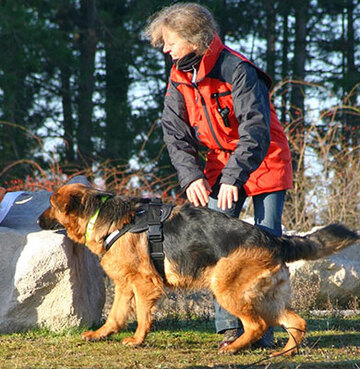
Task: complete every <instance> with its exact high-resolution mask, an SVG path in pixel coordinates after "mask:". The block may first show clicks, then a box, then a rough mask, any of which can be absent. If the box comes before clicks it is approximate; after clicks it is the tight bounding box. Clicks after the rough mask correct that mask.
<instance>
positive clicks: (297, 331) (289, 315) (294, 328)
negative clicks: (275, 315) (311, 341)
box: [271, 308, 306, 356]
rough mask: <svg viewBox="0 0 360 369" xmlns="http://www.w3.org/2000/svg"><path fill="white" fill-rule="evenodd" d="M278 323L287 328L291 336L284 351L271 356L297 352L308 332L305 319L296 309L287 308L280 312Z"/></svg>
mask: <svg viewBox="0 0 360 369" xmlns="http://www.w3.org/2000/svg"><path fill="white" fill-rule="evenodd" d="M278 324H279V325H281V326H282V327H283V328H285V329H286V331H287V332H288V333H289V336H290V337H289V340H288V341H287V343H286V345H285V347H284V349H283V351H281V352H274V353H273V354H272V355H271V356H277V355H294V354H296V352H297V350H298V348H299V346H300V343H301V341H302V339H303V338H304V335H305V332H306V322H305V320H304V319H302V318H300V316H299V315H297V314H296V313H295V312H294V311H292V310H290V309H286V308H285V309H284V310H283V311H282V312H281V313H280V316H279V319H278Z"/></svg>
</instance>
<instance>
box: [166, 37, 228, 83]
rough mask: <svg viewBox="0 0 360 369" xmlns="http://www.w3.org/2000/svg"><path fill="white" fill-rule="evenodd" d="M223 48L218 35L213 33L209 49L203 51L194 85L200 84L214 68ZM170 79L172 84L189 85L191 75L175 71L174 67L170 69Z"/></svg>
mask: <svg viewBox="0 0 360 369" xmlns="http://www.w3.org/2000/svg"><path fill="white" fill-rule="evenodd" d="M224 48H225V45H224V44H223V43H222V41H221V39H220V37H219V35H218V34H217V33H215V35H214V38H213V39H212V41H211V43H210V45H209V47H208V48H207V50H206V51H205V54H204V56H203V57H202V59H201V62H200V65H199V70H198V73H197V77H196V81H195V82H196V83H197V82H200V81H201V80H202V79H204V78H205V77H206V76H207V75H208V74H209V73H210V72H211V70H212V69H213V68H214V65H215V63H216V61H217V59H218V57H219V55H220V53H221V51H222V50H223V49H224ZM170 79H171V80H172V81H173V82H178V83H191V79H192V73H191V72H183V71H181V70H178V69H176V67H175V66H173V67H172V70H171V75H170Z"/></svg>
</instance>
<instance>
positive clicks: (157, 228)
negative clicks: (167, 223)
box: [148, 223, 163, 242]
mask: <svg viewBox="0 0 360 369" xmlns="http://www.w3.org/2000/svg"><path fill="white" fill-rule="evenodd" d="M148 238H149V240H150V241H154V242H161V241H162V240H163V233H162V224H161V223H156V224H149V233H148Z"/></svg>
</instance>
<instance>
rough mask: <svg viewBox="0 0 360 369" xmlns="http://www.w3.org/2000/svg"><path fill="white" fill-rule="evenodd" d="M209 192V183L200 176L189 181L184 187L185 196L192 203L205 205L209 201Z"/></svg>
mask: <svg viewBox="0 0 360 369" xmlns="http://www.w3.org/2000/svg"><path fill="white" fill-rule="evenodd" d="M210 192H211V187H210V185H209V182H208V181H207V180H206V179H204V178H200V179H197V180H196V181H194V182H192V183H190V185H189V186H188V188H187V189H186V196H187V198H188V200H189V201H190V202H191V203H192V204H193V205H195V206H199V205H201V206H206V205H207V203H208V202H209V194H210Z"/></svg>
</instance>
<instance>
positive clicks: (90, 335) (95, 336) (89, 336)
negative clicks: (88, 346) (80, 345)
mask: <svg viewBox="0 0 360 369" xmlns="http://www.w3.org/2000/svg"><path fill="white" fill-rule="evenodd" d="M81 338H82V339H83V340H85V341H92V342H94V341H100V340H103V339H104V338H105V336H102V335H99V333H97V332H96V331H95V332H94V331H87V332H84V333H83V334H82V335H81Z"/></svg>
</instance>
